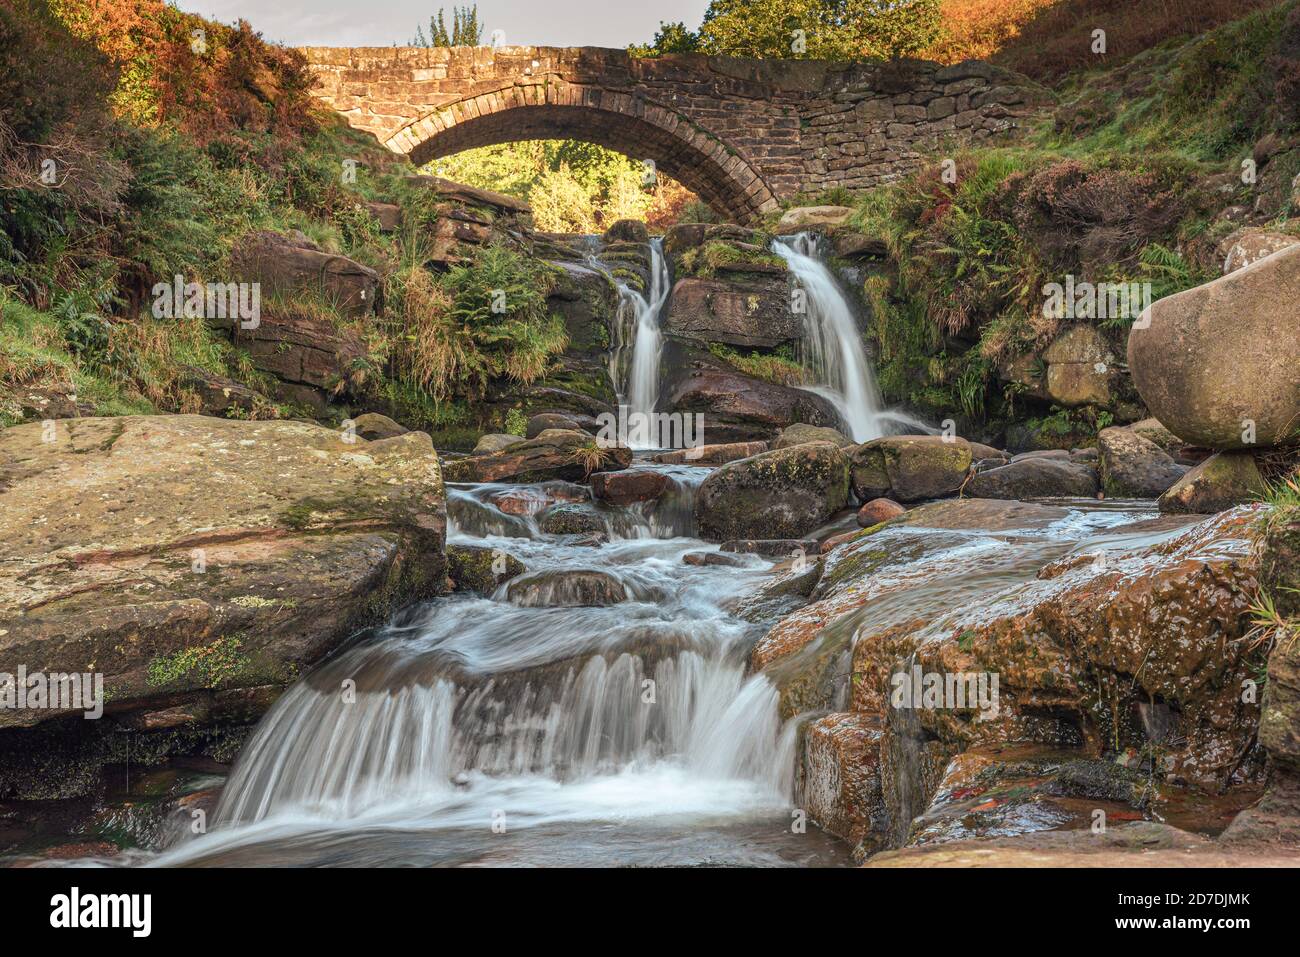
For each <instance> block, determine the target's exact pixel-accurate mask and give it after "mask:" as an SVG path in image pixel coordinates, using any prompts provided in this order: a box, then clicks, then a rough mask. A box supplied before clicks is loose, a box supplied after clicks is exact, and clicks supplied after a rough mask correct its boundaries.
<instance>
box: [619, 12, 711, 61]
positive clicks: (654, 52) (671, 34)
mask: <svg viewBox="0 0 1300 957" xmlns="http://www.w3.org/2000/svg"><path fill="white" fill-rule="evenodd" d="M699 48H700V36H699V34H698V33H693V32H691V31H690V30H688V29H686V24H684V23H682V22H681V21H680V20H678V21H677V22H676V23H664V22H663V21H662V20H660V21H659V30H658V32H657V33H655V38H654V42H653V43H634V44H632V45H631V46H630V47H628V48H627V52H628V53H630V54H632V55H633V56H659V55H661V54H664V53H695V52H696V51H698V50H699Z"/></svg>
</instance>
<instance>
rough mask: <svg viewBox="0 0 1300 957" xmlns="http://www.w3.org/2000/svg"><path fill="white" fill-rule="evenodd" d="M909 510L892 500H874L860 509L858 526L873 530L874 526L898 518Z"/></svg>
mask: <svg viewBox="0 0 1300 957" xmlns="http://www.w3.org/2000/svg"><path fill="white" fill-rule="evenodd" d="M906 511H907V509H905V508H903V506H901V505H899V504H898V503H897V502H895V501H893V500H892V499H887V498H873V499H872V500H871V501H870V502H867V503H866V504H865V505H863V506H862V507H861V508H860V509H858V526H859V527H861V528H871V526H873V525H879V524H880V523H881V522H887V521H889V520H890V519H891V518H898V516H900V515H902V514H904V513H905V512H906Z"/></svg>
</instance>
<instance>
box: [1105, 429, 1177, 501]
mask: <svg viewBox="0 0 1300 957" xmlns="http://www.w3.org/2000/svg"><path fill="white" fill-rule="evenodd" d="M1097 449H1098V451H1099V452H1100V453H1101V468H1100V472H1101V487H1102V491H1104V492H1105V493H1106V494H1107V495H1108V496H1110V497H1111V498H1157V497H1159V496H1160V495H1163V494H1164V493H1165V492H1166V491H1167V490H1168V489H1169V487H1170V486H1171V485H1173V484H1174V483H1175V482H1177V481H1178V480H1179V479H1180V478H1182V477H1183V474H1184V473H1185V472H1186V471H1187V469H1186V468H1185V467H1184V466H1181V465H1179V464H1178V463H1177V462H1175V461H1174V460H1173V459H1171V458H1170V457H1169V456H1168V455H1166V454H1165V453H1164V452H1162V451H1161V450H1160V448H1159V447H1158V446H1157V445H1156V444H1155V443H1154V442H1148V441H1147V440H1146V439H1144V438H1142V436H1140V435H1138V434H1137V433H1135V432H1132V431H1130V430H1128V429H1124V428H1109V429H1102V430H1101V432H1099V433H1098V434H1097Z"/></svg>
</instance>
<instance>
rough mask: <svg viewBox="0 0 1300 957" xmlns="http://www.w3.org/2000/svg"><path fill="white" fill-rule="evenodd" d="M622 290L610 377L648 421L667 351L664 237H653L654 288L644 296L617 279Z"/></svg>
mask: <svg viewBox="0 0 1300 957" xmlns="http://www.w3.org/2000/svg"><path fill="white" fill-rule="evenodd" d="M615 283H616V284H617V286H618V292H619V305H618V315H617V317H616V319H615V335H614V348H613V350H612V351H611V353H610V366H609V372H610V378H611V379H612V380H613V382H614V387H615V389H616V390H617V391H618V395H619V402H620V403H621V404H623V405H626V406H627V407H628V412H629V413H631V414H633V415H636V416H637V417H638V419H637V421H642V422H645V421H648V419H647V418H645V417H646V416H648V415H649V414H650V413H652V412H654V411H655V406H656V405H657V404H658V402H659V360H660V358H661V357H662V355H663V332H662V331H661V329H660V316H659V313H660V312H661V311H662V309H663V306H664V303H665V302H666V301H667V299H668V293H669V289H670V283H669V276H668V263H667V261H666V260H665V259H664V251H663V240H662V239H659V238H657V237H656V238H654V239H652V240H651V241H650V289H649V292H648V294H647V295H645V296H643V295H641V293H639V292H638V291H637V290H635V289H633V288H632V287H631V286H629V285H628V284H627V283H625V282H623V281H621V280H617V279H616V280H615ZM631 444H632V447H633V448H649V447H650V443H648V442H637V441H632V442H631Z"/></svg>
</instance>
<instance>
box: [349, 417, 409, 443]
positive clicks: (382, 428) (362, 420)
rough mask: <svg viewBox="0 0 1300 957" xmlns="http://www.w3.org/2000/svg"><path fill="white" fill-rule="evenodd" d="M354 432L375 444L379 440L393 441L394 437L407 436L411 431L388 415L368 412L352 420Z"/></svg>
mask: <svg viewBox="0 0 1300 957" xmlns="http://www.w3.org/2000/svg"><path fill="white" fill-rule="evenodd" d="M352 428H353V431H355V432H356V433H357V435H359V436H361V437H362V438H363V439H365V440H366V441H367V442H373V441H375V440H377V439H391V438H393V437H394V436H398V435H405V434H406V433H407V432H409V431H410V429H408V428H406V426H404V425H398V424H397V423H396V422H394V421H393V420H392V419H390V418H389V417H388V416H386V415H380V414H379V413H378V412H366V413H365V414H363V415H359V416H357V417H356V418H355V419H353V420H352Z"/></svg>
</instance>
